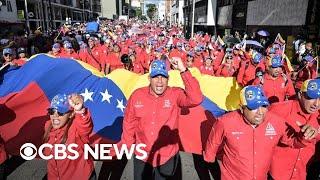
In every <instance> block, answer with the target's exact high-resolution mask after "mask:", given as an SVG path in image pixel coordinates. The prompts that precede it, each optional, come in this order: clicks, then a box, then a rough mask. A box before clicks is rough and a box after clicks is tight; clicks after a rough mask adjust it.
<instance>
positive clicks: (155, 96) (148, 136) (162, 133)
mask: <svg viewBox="0 0 320 180" xmlns="http://www.w3.org/2000/svg"><path fill="white" fill-rule="evenodd" d="M170 62H171V64H172V66H173V67H174V68H175V69H177V70H179V71H180V73H181V77H182V80H183V82H184V85H185V90H183V89H181V88H175V87H168V80H169V75H168V71H167V70H166V64H165V62H164V61H161V60H155V61H153V62H152V63H151V66H150V75H149V81H150V85H149V86H148V87H143V88H140V89H137V90H136V91H134V92H133V93H132V95H131V97H130V98H129V100H128V105H127V108H126V111H125V116H124V120H123V134H122V137H121V142H120V143H119V144H126V145H127V146H129V147H130V146H131V145H132V144H139V143H142V144H146V148H145V151H146V152H147V154H148V156H147V158H146V159H144V160H143V161H142V160H138V159H136V158H135V159H134V179H135V180H138V179H156V180H158V179H166V178H168V177H170V176H174V175H175V170H176V169H178V168H177V166H178V165H179V164H180V157H179V135H178V117H179V114H180V111H181V108H182V107H194V106H197V105H199V104H200V103H201V102H202V100H203V96H202V93H201V90H200V85H199V83H198V81H197V80H196V79H195V78H194V77H192V75H191V73H190V72H189V70H188V69H187V68H186V67H185V66H184V64H183V62H182V60H181V59H180V58H176V57H175V58H173V59H172V60H170ZM136 153H137V152H136ZM153 177H154V178H153Z"/></svg>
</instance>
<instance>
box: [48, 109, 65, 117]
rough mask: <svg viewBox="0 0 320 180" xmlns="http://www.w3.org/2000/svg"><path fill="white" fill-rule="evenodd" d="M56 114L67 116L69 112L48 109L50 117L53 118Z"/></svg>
mask: <svg viewBox="0 0 320 180" xmlns="http://www.w3.org/2000/svg"><path fill="white" fill-rule="evenodd" d="M55 113H57V114H58V115H59V116H64V115H65V114H67V113H69V111H67V112H65V113H62V112H59V111H58V110H57V109H54V108H49V109H48V115H50V116H52V115H54V114H55Z"/></svg>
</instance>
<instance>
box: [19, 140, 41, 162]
mask: <svg viewBox="0 0 320 180" xmlns="http://www.w3.org/2000/svg"><path fill="white" fill-rule="evenodd" d="M20 156H21V157H22V158H23V159H25V160H28V161H29V160H32V159H34V158H35V157H36V156H37V148H36V146H35V145H34V144H32V143H25V144H23V145H22V146H21V147H20Z"/></svg>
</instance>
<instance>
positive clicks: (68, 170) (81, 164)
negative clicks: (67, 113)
mask: <svg viewBox="0 0 320 180" xmlns="http://www.w3.org/2000/svg"><path fill="white" fill-rule="evenodd" d="M49 124H51V120H49V121H47V123H46V125H45V127H46V129H47V128H48V126H49ZM66 128H67V126H64V127H62V128H60V129H53V128H52V129H51V131H50V133H49V140H48V142H47V143H49V144H52V145H54V144H60V143H61V141H62V138H63V135H64V132H65V131H66ZM92 128H93V124H92V120H91V116H90V113H89V111H87V112H86V113H85V114H83V115H82V114H76V116H75V118H74V120H73V122H72V125H71V126H70V128H69V130H68V138H67V141H66V142H65V144H71V143H75V144H78V148H77V149H76V151H77V152H78V153H79V155H80V156H79V158H77V159H75V160H70V159H68V158H66V159H63V160H56V159H50V160H48V164H47V171H48V179H61V180H64V179H65V180H69V179H89V177H90V175H91V173H92V171H93V170H94V165H93V160H91V159H89V160H85V159H84V154H83V150H84V144H89V135H90V133H91V131H92ZM44 154H45V155H47V156H48V155H51V154H52V155H54V149H49V148H45V149H44ZM67 154H68V152H67ZM70 155H73V154H70Z"/></svg>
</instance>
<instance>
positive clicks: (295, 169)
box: [270, 79, 320, 180]
mask: <svg viewBox="0 0 320 180" xmlns="http://www.w3.org/2000/svg"><path fill="white" fill-rule="evenodd" d="M319 109H320V79H312V80H307V81H305V82H304V83H303V84H302V87H301V90H300V92H298V100H293V101H286V102H282V103H276V104H273V105H272V106H271V107H270V111H271V112H273V113H275V114H277V115H279V116H281V117H283V118H284V119H285V120H286V125H287V131H288V133H289V134H297V133H299V130H300V127H299V126H297V125H296V123H295V121H300V122H301V123H302V124H310V125H312V126H313V127H316V128H319V122H318V119H317V118H318V117H319ZM318 131H319V130H318ZM316 140H320V137H319V136H317V137H316ZM315 143H316V141H312V143H310V144H308V145H307V146H306V147H304V148H300V149H293V148H291V147H288V146H286V145H285V144H281V143H279V144H278V146H276V148H275V152H274V154H273V159H272V163H271V168H270V174H271V176H272V177H273V178H274V179H299V180H303V179H306V168H307V165H309V164H310V163H311V157H312V156H313V154H314V153H315Z"/></svg>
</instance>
